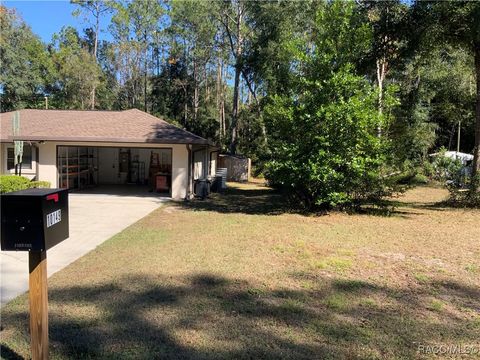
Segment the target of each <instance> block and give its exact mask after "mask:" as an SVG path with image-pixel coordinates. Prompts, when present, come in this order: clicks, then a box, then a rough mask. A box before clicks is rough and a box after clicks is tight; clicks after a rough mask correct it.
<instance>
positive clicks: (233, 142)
mask: <svg viewBox="0 0 480 360" xmlns="http://www.w3.org/2000/svg"><path fill="white" fill-rule="evenodd" d="M236 25H237V27H236V35H237V36H236V38H237V44H236V47H235V81H234V84H233V104H232V105H233V106H232V121H231V123H230V132H231V139H230V153H231V154H232V155H235V154H236V152H237V142H238V129H237V125H238V108H239V105H240V101H239V100H240V99H239V96H240V94H239V93H240V91H239V90H240V89H239V87H240V75H241V73H242V64H241V56H242V45H243V38H242V9H241V5H240V2H239V3H238V9H237V22H236Z"/></svg>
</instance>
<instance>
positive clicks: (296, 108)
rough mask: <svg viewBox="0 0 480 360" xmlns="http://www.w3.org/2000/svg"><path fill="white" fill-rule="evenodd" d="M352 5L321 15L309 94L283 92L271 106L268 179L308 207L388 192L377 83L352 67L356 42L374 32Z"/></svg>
mask: <svg viewBox="0 0 480 360" xmlns="http://www.w3.org/2000/svg"><path fill="white" fill-rule="evenodd" d="M352 7H353V3H348V4H346V5H343V6H340V5H339V3H336V2H334V3H329V4H328V5H326V8H325V9H322V10H320V11H321V14H319V16H318V21H317V24H318V34H321V36H319V38H315V42H316V45H317V51H316V52H315V53H314V54H312V55H311V56H309V57H305V58H304V61H305V71H304V73H303V74H301V76H299V81H298V83H299V84H301V85H300V86H299V88H297V89H295V90H296V93H297V94H302V95H300V96H294V97H288V96H282V95H275V96H272V97H271V98H270V100H269V103H268V104H267V105H266V107H265V121H266V124H267V129H268V133H269V135H270V137H269V150H270V152H271V160H270V161H269V162H268V163H267V165H266V173H265V175H266V178H267V179H268V180H269V182H270V183H271V184H272V185H274V186H277V187H281V188H282V189H284V190H285V191H287V192H288V193H289V194H291V195H293V196H294V197H295V198H296V199H298V200H299V201H301V202H302V203H303V204H304V205H305V206H306V207H307V208H313V207H332V206H338V205H346V204H355V203H359V202H360V201H362V200H372V199H377V198H379V197H381V196H382V195H384V194H385V191H386V190H387V189H386V186H385V181H384V180H383V177H382V167H383V164H384V162H385V154H384V150H385V148H386V146H385V145H386V144H385V141H384V138H379V137H377V136H376V132H375V129H376V128H377V126H378V124H379V122H383V121H384V120H385V118H384V116H382V115H379V113H378V111H377V108H376V101H377V100H376V99H377V93H376V91H375V90H374V88H373V86H372V85H371V84H369V83H368V81H366V80H365V79H364V78H363V77H361V76H358V75H356V73H355V68H354V65H353V64H352V63H353V62H354V61H355V60H356V58H357V56H361V54H362V53H363V51H364V46H363V45H362V44H358V43H357V44H354V45H353V44H350V43H351V42H352V41H361V42H363V43H367V42H368V41H369V35H368V29H366V28H365V27H364V26H363V25H362V24H360V23H359V22H358V21H357V20H358V19H357V18H356V14H355V13H354V12H353V11H352V9H351V8H352ZM327 20H328V21H327ZM352 27H353V28H352ZM347 29H351V33H350V34H349V35H347ZM352 34H353V35H352ZM345 49H349V51H350V52H349V53H348V54H346V53H345ZM332 64H335V65H334V66H332Z"/></svg>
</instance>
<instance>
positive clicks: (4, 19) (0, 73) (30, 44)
mask: <svg viewBox="0 0 480 360" xmlns="http://www.w3.org/2000/svg"><path fill="white" fill-rule="evenodd" d="M0 32H1V34H2V35H1V36H0V62H1V64H2V65H1V67H0V84H1V86H0V87H1V90H2V91H1V92H2V94H1V95H0V99H1V104H0V106H1V111H11V110H14V109H21V108H24V107H31V108H37V107H44V96H45V92H46V89H47V87H48V84H49V83H51V82H52V81H53V73H54V69H53V64H52V61H51V58H50V57H49V54H48V52H47V51H46V48H45V46H44V44H42V42H41V41H40V39H39V38H38V37H37V36H36V35H34V34H33V33H32V31H31V29H30V28H29V27H28V25H26V24H25V23H24V22H23V20H21V19H20V17H19V16H18V15H17V14H16V13H15V11H13V10H9V9H7V8H5V7H3V6H0Z"/></svg>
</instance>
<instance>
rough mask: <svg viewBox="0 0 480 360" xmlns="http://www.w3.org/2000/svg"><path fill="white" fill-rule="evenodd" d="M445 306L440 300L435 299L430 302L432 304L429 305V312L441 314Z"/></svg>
mask: <svg viewBox="0 0 480 360" xmlns="http://www.w3.org/2000/svg"><path fill="white" fill-rule="evenodd" d="M444 306H445V304H444V303H443V302H441V301H440V300H436V299H433V300H432V301H430V304H428V310H431V311H437V312H440V311H442V310H443V307H444Z"/></svg>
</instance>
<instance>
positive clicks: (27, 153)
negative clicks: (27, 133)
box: [7, 144, 32, 170]
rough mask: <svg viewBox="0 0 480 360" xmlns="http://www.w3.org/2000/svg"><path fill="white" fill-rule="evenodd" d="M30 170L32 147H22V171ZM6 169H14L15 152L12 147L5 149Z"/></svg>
mask: <svg viewBox="0 0 480 360" xmlns="http://www.w3.org/2000/svg"><path fill="white" fill-rule="evenodd" d="M31 168H32V147H31V146H30V145H25V144H24V145H23V157H22V169H31ZM7 169H8V170H12V169H15V150H14V149H13V147H10V148H8V149H7Z"/></svg>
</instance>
